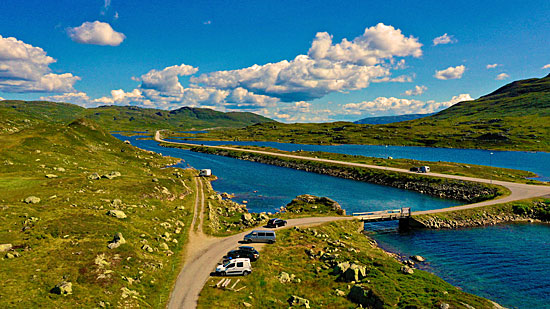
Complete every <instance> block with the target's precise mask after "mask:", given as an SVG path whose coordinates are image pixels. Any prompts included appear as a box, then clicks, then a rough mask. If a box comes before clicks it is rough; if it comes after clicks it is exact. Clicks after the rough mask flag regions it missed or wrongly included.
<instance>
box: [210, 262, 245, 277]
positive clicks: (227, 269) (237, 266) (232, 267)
mask: <svg viewBox="0 0 550 309" xmlns="http://www.w3.org/2000/svg"><path fill="white" fill-rule="evenodd" d="M251 272H252V266H250V259H247V258H237V259H234V260H230V261H228V262H226V263H224V264H223V265H218V267H216V273H218V274H220V275H222V276H228V275H229V276H230V275H243V276H247V275H248V274H250V273H251Z"/></svg>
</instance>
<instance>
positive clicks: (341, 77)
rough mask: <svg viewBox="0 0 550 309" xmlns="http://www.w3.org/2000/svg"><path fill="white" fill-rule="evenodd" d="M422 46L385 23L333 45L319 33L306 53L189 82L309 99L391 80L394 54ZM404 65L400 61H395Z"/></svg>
mask: <svg viewBox="0 0 550 309" xmlns="http://www.w3.org/2000/svg"><path fill="white" fill-rule="evenodd" d="M421 46H422V44H420V43H419V42H418V39H416V38H414V37H412V36H411V37H406V36H405V35H403V34H402V33H401V30H399V29H395V28H394V27H392V26H386V25H384V24H378V25H376V26H374V27H370V28H367V29H365V31H364V33H363V34H362V35H361V36H359V37H357V38H355V39H353V40H351V41H348V40H347V39H343V40H342V41H341V42H340V43H337V44H333V42H332V37H331V36H330V35H329V34H328V33H326V32H320V33H317V35H316V37H315V39H314V41H313V43H312V45H311V48H310V49H309V52H308V55H298V56H296V57H295V58H294V59H292V60H290V61H288V60H283V61H280V62H276V63H267V64H264V65H253V66H251V67H248V68H243V69H238V70H230V71H217V72H212V73H208V74H202V75H200V76H198V77H192V78H191V79H190V81H191V82H193V83H196V84H199V85H202V86H205V87H215V88H218V89H235V88H239V87H240V88H244V89H247V90H248V91H251V92H253V93H255V94H258V95H266V96H270V97H276V98H279V99H280V100H281V101H284V102H295V101H302V100H311V99H315V98H320V97H323V96H325V95H327V94H329V93H332V92H338V91H348V90H358V89H364V88H366V87H368V86H369V84H370V83H371V82H375V81H390V80H391V77H390V75H391V74H390V70H391V65H392V64H393V63H394V62H393V59H394V57H405V56H413V57H419V56H421V55H422V50H421ZM386 60H387V61H388V62H386ZM403 65H404V62H398V63H397V66H403Z"/></svg>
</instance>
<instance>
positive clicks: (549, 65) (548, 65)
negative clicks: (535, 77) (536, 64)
mask: <svg viewBox="0 0 550 309" xmlns="http://www.w3.org/2000/svg"><path fill="white" fill-rule="evenodd" d="M542 69H543V70H544V69H550V63H549V64H547V65H545V66H543V67H542Z"/></svg>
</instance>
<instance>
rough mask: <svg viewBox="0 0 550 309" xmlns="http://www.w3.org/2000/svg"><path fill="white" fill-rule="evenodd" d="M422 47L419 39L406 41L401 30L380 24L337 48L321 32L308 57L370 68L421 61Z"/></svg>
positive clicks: (327, 36) (338, 45) (411, 38)
mask: <svg viewBox="0 0 550 309" xmlns="http://www.w3.org/2000/svg"><path fill="white" fill-rule="evenodd" d="M421 47H422V44H420V43H419V42H418V39H417V38H414V37H412V36H410V37H408V38H407V37H405V36H404V35H403V34H402V33H401V30H399V29H395V28H394V27H392V26H386V25H384V24H382V23H379V24H378V25H376V26H374V27H370V28H366V29H365V32H364V33H363V35H361V36H358V37H356V38H355V39H353V40H352V41H348V40H347V39H345V38H344V39H342V42H340V43H338V44H332V36H331V35H330V34H328V33H327V32H319V33H317V35H316V36H315V39H314V40H313V43H312V44H311V48H310V49H309V52H308V56H309V57H310V58H312V59H315V60H321V59H326V60H330V61H338V62H344V63H352V64H357V65H367V66H369V65H375V64H378V63H380V62H381V61H382V60H383V59H391V58H393V57H396V56H397V57H405V56H413V57H420V56H422V50H421Z"/></svg>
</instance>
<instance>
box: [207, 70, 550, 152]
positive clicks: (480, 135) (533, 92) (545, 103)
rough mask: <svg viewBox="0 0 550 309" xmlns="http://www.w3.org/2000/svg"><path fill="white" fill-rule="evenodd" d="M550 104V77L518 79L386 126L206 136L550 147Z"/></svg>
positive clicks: (280, 127) (266, 128) (253, 129)
mask: <svg viewBox="0 0 550 309" xmlns="http://www.w3.org/2000/svg"><path fill="white" fill-rule="evenodd" d="M549 107H550V75H549V76H546V77H545V78H540V79H539V78H533V79H528V80H523V81H517V82H514V83H511V84H509V85H506V86H504V87H502V88H500V89H498V90H497V91H495V92H493V93H491V94H489V95H487V96H483V97H481V98H479V99H477V100H474V101H467V102H461V103H458V104H456V105H454V106H452V107H450V108H448V109H446V110H444V111H441V112H439V113H437V114H435V115H433V116H429V117H425V118H421V119H415V120H411V121H405V122H399V123H393V124H385V125H365V124H353V123H350V122H334V123H322V124H311V123H308V124H282V123H264V124H256V125H252V126H249V127H246V128H242V129H230V130H216V131H213V132H211V133H209V134H204V135H203V137H202V138H204V139H221V140H262V141H280V142H294V143H309V144H327V143H328V144H379V145H384V144H388V145H408V146H432V147H453V148H481V149H497V150H529V151H550V108H549Z"/></svg>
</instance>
